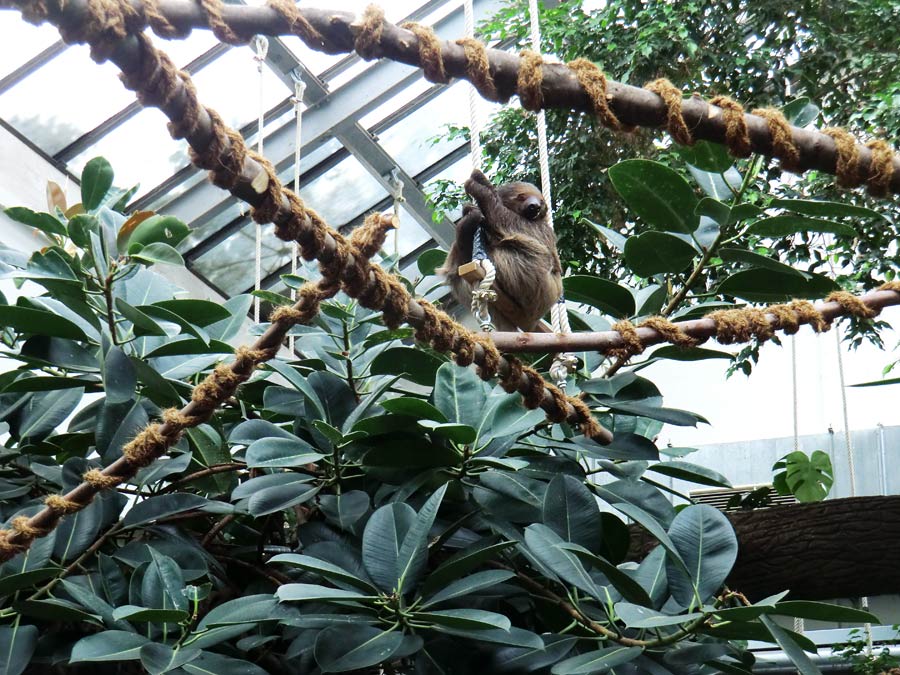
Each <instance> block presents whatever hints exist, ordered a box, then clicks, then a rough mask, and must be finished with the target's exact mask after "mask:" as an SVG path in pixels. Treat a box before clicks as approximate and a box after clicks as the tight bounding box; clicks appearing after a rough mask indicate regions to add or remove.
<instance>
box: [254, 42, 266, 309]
mask: <svg viewBox="0 0 900 675" xmlns="http://www.w3.org/2000/svg"><path fill="white" fill-rule="evenodd" d="M268 52H269V41H268V39H266V37H265V36H263V35H256V36H254V38H253V60H254V61H256V70H257V73H258V75H259V111H258V119H257V128H256V152H257V153H259V154H260V155H262V154H263V136H264V134H263V127H264V125H265V114H266V99H265V71H264V66H265V63H266V54H268ZM254 187H257V186H256V185H254ZM257 191H259V190H257ZM253 243H254V251H255V256H254V267H253V269H254V275H253V290H255V291H259V290H261V289H262V224H261V223H259V222H258V221H255V222H254V238H253ZM259 305H260V299H259V296H254V298H253V321H254V323H259Z"/></svg>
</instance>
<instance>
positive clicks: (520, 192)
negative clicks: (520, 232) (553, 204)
mask: <svg viewBox="0 0 900 675" xmlns="http://www.w3.org/2000/svg"><path fill="white" fill-rule="evenodd" d="M500 198H501V199H502V200H503V204H504V205H505V206H506V208H508V209H509V210H510V211H514V212H515V213H517V214H519V215H520V216H522V217H523V218H525V219H526V220H530V221H531V222H537V221H539V220H543V219H544V217H545V216H546V215H547V204H546V203H545V202H544V197H543V195H542V194H541V192H540V190H538V189H537V188H536V187H535V186H534V185H532V184H531V183H508V184H506V185H504V186H503V187H502V188H501V192H500Z"/></svg>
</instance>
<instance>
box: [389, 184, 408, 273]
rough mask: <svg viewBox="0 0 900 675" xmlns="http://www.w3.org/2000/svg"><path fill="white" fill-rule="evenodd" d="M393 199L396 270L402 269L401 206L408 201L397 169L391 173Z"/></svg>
mask: <svg viewBox="0 0 900 675" xmlns="http://www.w3.org/2000/svg"><path fill="white" fill-rule="evenodd" d="M390 184H391V197H393V199H394V258H395V260H394V268H395V269H399V268H400V205H401V204H402V203H403V202H405V201H406V198H405V197H404V196H403V187H404V184H403V181H402V180H400V171H399V170H397V169H396V168H395V169H393V170H392V171H391V179H390Z"/></svg>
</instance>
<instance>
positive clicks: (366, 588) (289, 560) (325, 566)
mask: <svg viewBox="0 0 900 675" xmlns="http://www.w3.org/2000/svg"><path fill="white" fill-rule="evenodd" d="M269 562H270V563H285V564H287V565H293V566H294V567H299V568H301V569H304V570H306V571H307V572H313V573H315V574H318V575H319V576H321V577H324V578H325V579H328V580H329V581H331V582H332V583H335V584H345V585H346V584H349V585H351V586H355V587H356V588H358V589H360V590H361V591H363V592H364V593H365V594H367V595H376V594H377V593H378V591H377V590H376V589H375V588H373V586H372V584H370V583H369V582H367V581H364V580H363V579H360V578H359V577H358V576H356V575H354V574H351V573H350V572H348V571H347V570H345V569H344V568H343V567H340V566H338V565H335V564H334V563H330V562H328V561H327V560H320V559H319V558H315V557H313V556H308V555H301V554H299V553H282V554H280V555H276V556H274V557H273V558H272V559H271V560H269Z"/></svg>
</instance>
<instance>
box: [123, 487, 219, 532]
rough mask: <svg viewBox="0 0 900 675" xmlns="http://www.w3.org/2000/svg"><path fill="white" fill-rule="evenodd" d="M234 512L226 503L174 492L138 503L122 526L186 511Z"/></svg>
mask: <svg viewBox="0 0 900 675" xmlns="http://www.w3.org/2000/svg"><path fill="white" fill-rule="evenodd" d="M233 510H234V509H233V507H232V506H231V505H230V504H226V503H224V502H217V501H212V500H209V499H204V498H203V497H201V496H200V495H194V494H189V493H187V492H173V493H171V494H166V495H158V496H156V497H150V498H149V499H145V500H144V501H142V502H138V503H137V504H135V505H134V506H133V507H132V508H131V510H130V511H129V512H128V513H127V514H126V515H125V518H124V519H123V520H122V524H123V525H124V526H125V527H135V526H137V525H143V524H144V523H149V522H151V521H154V520H159V519H160V518H165V517H166V516H171V515H174V514H176V513H184V512H185V511H205V512H207V513H231V512H232V511H233Z"/></svg>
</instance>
